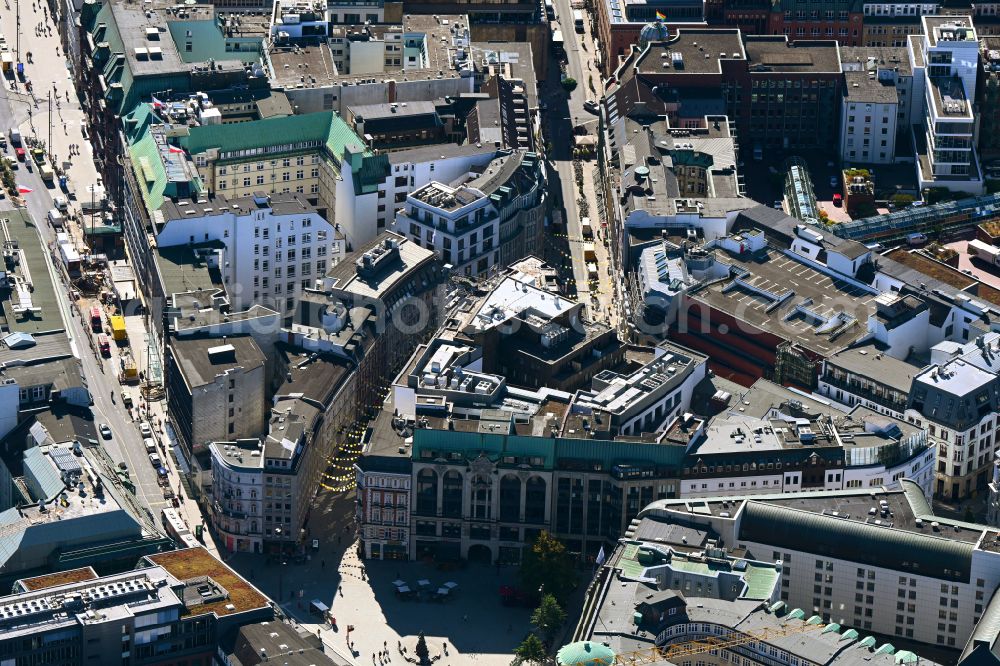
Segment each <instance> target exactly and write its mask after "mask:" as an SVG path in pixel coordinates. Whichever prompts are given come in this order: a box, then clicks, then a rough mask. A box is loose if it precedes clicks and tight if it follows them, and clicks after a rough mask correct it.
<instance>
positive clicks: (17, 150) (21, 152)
mask: <svg viewBox="0 0 1000 666" xmlns="http://www.w3.org/2000/svg"><path fill="white" fill-rule="evenodd" d="M14 154H15V155H17V161H18V162H23V161H24V148H15V149H14Z"/></svg>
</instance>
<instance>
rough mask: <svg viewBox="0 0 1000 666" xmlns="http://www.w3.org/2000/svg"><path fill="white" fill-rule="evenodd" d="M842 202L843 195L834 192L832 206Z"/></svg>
mask: <svg viewBox="0 0 1000 666" xmlns="http://www.w3.org/2000/svg"><path fill="white" fill-rule="evenodd" d="M843 203H844V196H843V195H842V194H834V195H833V205H834V206H839V205H841V204H843Z"/></svg>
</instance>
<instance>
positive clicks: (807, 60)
mask: <svg viewBox="0 0 1000 666" xmlns="http://www.w3.org/2000/svg"><path fill="white" fill-rule="evenodd" d="M745 41H746V54H747V61H748V62H749V65H750V71H751V72H754V71H759V72H769V73H770V72H774V73H778V72H783V73H787V74H794V73H801V74H805V73H813V74H840V72H841V69H840V55H839V51H838V47H837V42H836V41H833V40H832V39H831V40H830V41H821V40H795V41H793V42H789V41H788V39H787V38H786V37H785V36H782V35H777V36H764V35H754V36H748V37H746V39H745Z"/></svg>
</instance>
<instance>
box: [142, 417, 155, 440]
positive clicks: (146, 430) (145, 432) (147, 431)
mask: <svg viewBox="0 0 1000 666" xmlns="http://www.w3.org/2000/svg"><path fill="white" fill-rule="evenodd" d="M139 432H140V433H142V436H143V438H145V437H152V436H153V429H152V428H150V427H149V424H148V423H146V422H145V421H140V422H139Z"/></svg>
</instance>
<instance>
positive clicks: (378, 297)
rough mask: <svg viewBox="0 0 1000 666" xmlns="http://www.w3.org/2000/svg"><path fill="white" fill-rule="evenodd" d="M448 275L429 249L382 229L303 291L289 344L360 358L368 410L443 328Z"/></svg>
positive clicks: (361, 398)
mask: <svg viewBox="0 0 1000 666" xmlns="http://www.w3.org/2000/svg"><path fill="white" fill-rule="evenodd" d="M444 278H445V273H444V270H443V267H442V265H441V261H440V260H439V259H438V257H437V255H436V254H435V253H434V252H433V251H432V250H428V249H427V248H423V247H420V246H419V245H418V244H416V243H414V242H412V241H410V240H408V239H407V238H404V237H402V236H399V235H397V234H394V233H391V232H384V233H382V234H381V235H380V236H379V237H378V238H377V239H376V240H375V241H374V242H372V243H370V244H368V245H365V246H362V247H361V248H359V249H358V251H356V252H355V253H353V254H352V255H349V256H348V257H347V258H346V259H345V260H344V261H342V262H341V263H339V264H338V265H337V266H335V267H334V268H333V269H332V270H331V271H329V272H328V273H327V275H326V277H324V278H323V279H322V281H321V282H317V285H316V288H315V289H308V290H306V291H305V292H304V294H303V297H302V299H301V300H300V302H299V309H298V312H297V313H296V316H295V319H294V321H293V323H292V326H291V329H290V330H289V331H288V333H289V335H288V341H289V342H290V343H291V344H293V345H295V346H296V347H298V348H301V349H304V350H305V351H306V352H319V353H324V352H325V353H330V354H333V355H334V356H337V357H340V358H344V359H348V360H351V361H354V362H356V363H357V364H358V369H357V371H356V374H357V379H356V384H355V388H354V391H355V395H356V400H357V401H358V404H359V405H361V406H362V408H363V409H364V410H370V409H372V408H373V407H374V406H375V405H377V404H378V403H379V402H380V401H381V399H382V396H383V395H384V391H385V385H386V383H387V382H388V381H390V380H391V378H392V377H393V376H395V373H396V372H397V371H398V369H399V368H400V367H401V366H402V364H403V363H405V362H406V359H407V358H409V356H410V354H411V353H413V350H414V349H415V348H416V346H417V345H418V344H419V343H420V342H423V341H424V340H426V339H427V338H428V337H430V336H431V335H432V334H433V333H434V331H436V330H437V327H438V326H439V325H440V319H441V316H442V306H443V303H442V301H443V294H442V292H443V289H442V282H443V280H444Z"/></svg>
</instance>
